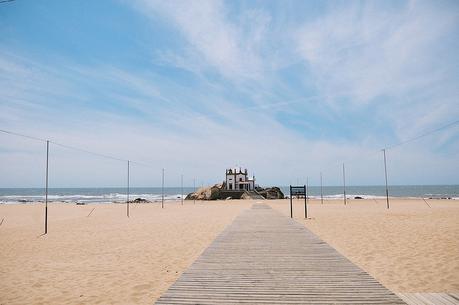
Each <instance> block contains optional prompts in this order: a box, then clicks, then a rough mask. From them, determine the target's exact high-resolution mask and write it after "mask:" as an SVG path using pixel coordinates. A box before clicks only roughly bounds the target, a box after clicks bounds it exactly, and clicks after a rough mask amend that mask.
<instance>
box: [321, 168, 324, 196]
mask: <svg viewBox="0 0 459 305" xmlns="http://www.w3.org/2000/svg"><path fill="white" fill-rule="evenodd" d="M320 203H321V204H324V192H323V187H322V172H320Z"/></svg>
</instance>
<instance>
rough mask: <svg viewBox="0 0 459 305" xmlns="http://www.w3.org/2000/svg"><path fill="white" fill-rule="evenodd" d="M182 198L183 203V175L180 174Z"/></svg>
mask: <svg viewBox="0 0 459 305" xmlns="http://www.w3.org/2000/svg"><path fill="white" fill-rule="evenodd" d="M180 198H181V200H182V205H183V175H181V176H180Z"/></svg>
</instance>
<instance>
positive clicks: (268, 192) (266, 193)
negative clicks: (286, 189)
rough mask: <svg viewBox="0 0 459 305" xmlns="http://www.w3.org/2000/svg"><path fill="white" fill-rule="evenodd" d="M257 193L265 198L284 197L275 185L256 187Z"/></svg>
mask: <svg viewBox="0 0 459 305" xmlns="http://www.w3.org/2000/svg"><path fill="white" fill-rule="evenodd" d="M257 193H259V194H260V195H261V196H263V197H265V198H266V199H284V198H285V196H284V193H282V191H281V189H280V188H278V187H277V186H274V187H268V188H260V187H259V188H257Z"/></svg>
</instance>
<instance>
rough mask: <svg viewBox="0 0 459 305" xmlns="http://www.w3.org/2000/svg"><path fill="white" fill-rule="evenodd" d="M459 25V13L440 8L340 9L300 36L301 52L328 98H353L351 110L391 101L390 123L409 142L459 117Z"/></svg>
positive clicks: (423, 5)
mask: <svg viewBox="0 0 459 305" xmlns="http://www.w3.org/2000/svg"><path fill="white" fill-rule="evenodd" d="M458 25H459V17H458V14H457V8H455V9H451V8H448V7H442V6H441V5H438V4H437V3H422V2H417V1H412V2H409V3H408V4H407V5H406V6H404V7H401V8H399V9H397V10H394V9H393V8H389V7H385V6H384V5H381V3H380V2H378V3H375V2H365V3H364V5H355V6H350V7H346V8H336V7H335V8H332V9H331V10H330V12H328V13H327V14H325V15H324V16H321V17H319V18H318V19H317V20H316V21H314V22H311V23H307V24H305V25H304V26H303V27H302V28H301V29H300V30H299V31H298V33H297V38H298V41H299V43H298V52H299V54H300V55H301V56H303V58H304V59H305V61H306V62H307V64H308V66H309V67H310V69H311V71H312V73H313V81H315V83H316V86H317V88H318V89H319V90H320V91H321V92H322V93H323V94H330V93H333V92H340V91H344V92H347V93H346V94H345V95H343V96H347V97H349V98H350V101H351V104H349V105H346V106H347V107H362V106H364V105H368V104H372V103H383V104H384V107H383V108H384V109H385V110H386V112H387V113H386V114H385V117H386V119H387V121H388V122H391V124H393V127H394V128H395V129H396V130H397V131H398V134H399V135H400V136H401V137H407V136H408V137H409V136H412V135H415V134H418V133H419V131H420V130H423V129H428V128H432V127H435V126H438V125H441V124H442V123H443V122H445V121H452V120H453V119H454V117H457V116H458V115H459V108H458V107H457V93H458V92H457V89H454V88H457V86H456V85H455V84H457V81H458V78H457V72H458V67H457V65H453V66H451V63H452V62H454V61H456V62H457V54H454V51H452V50H453V49H454V48H457V47H458V46H459V44H458V43H457V42H454V41H450V40H449V38H450V37H453V36H454V35H457V34H458ZM448 37H449V38H448ZM328 102H329V103H331V104H336V103H342V102H337V100H328ZM343 106H344V105H343ZM413 122H414V124H413Z"/></svg>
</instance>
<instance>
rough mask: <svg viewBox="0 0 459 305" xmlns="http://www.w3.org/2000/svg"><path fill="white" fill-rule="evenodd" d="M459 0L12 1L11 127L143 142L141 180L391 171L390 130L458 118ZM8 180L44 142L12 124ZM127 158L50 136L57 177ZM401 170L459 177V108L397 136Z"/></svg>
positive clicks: (395, 156)
mask: <svg viewBox="0 0 459 305" xmlns="http://www.w3.org/2000/svg"><path fill="white" fill-rule="evenodd" d="M457 50H459V3H458V2H457V1H441V0H440V1H287V0H286V1H226V2H225V1H205V0H200V1H149V0H129V1H128V0H111V1H109V0H99V1H77V0H68V1H60V0H36V1H31V0H15V1H12V2H4V3H0V129H2V130H9V131H13V132H17V133H22V134H25V135H29V136H33V137H39V138H43V139H49V140H51V141H54V142H57V143H62V144H65V145H69V146H72V147H77V148H80V149H82V150H88V151H92V152H97V153H100V154H104V155H110V156H114V157H116V158H119V159H122V160H133V161H135V162H133V163H132V164H131V168H130V170H131V185H132V186H159V185H160V183H161V169H162V168H164V169H165V173H166V186H176V185H179V183H180V176H181V175H183V177H184V184H185V185H189V186H190V185H192V183H193V180H196V184H198V185H200V184H211V183H217V182H220V181H222V180H223V179H224V173H225V169H226V168H230V167H235V166H238V167H239V166H241V167H243V168H248V170H249V173H251V174H255V176H256V179H257V181H258V183H259V184H260V185H288V184H291V183H293V184H296V183H298V182H299V183H301V184H303V183H305V180H306V178H308V179H309V183H310V184H312V185H317V184H318V181H319V176H320V173H321V172H322V173H323V177H324V178H323V179H324V184H325V185H339V184H341V183H342V182H341V181H342V164H343V163H345V166H346V180H347V184H349V185H382V184H384V163H383V155H382V151H381V149H382V148H385V147H391V146H392V145H395V144H397V143H400V142H403V141H406V140H409V139H411V138H415V137H417V136H419V135H422V134H425V133H429V132H430V131H432V130H435V129H437V128H439V127H441V126H444V125H446V124H448V123H451V122H455V121H457V120H458V118H459V100H458V98H459V52H458V51H457ZM0 143H1V145H0V187H42V186H43V183H44V170H45V158H46V147H45V144H44V143H43V142H39V141H34V140H32V139H28V138H21V137H17V136H12V135H9V134H2V133H0ZM126 163H127V162H125V161H118V160H113V159H108V158H103V157H101V156H96V155H91V154H88V153H85V152H83V151H77V150H72V149H68V148H64V147H61V146H57V145H55V144H53V143H52V144H51V146H50V186H52V187H79V186H80V187H83V186H122V185H124V184H125V183H126V169H127V164H126ZM387 168H388V178H389V184H459V124H453V125H451V126H450V127H449V128H445V129H442V130H440V131H438V132H435V133H432V134H430V135H429V136H426V137H423V138H420V139H418V140H416V141H411V142H409V143H407V144H405V145H402V146H398V147H394V148H392V149H389V150H387Z"/></svg>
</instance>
